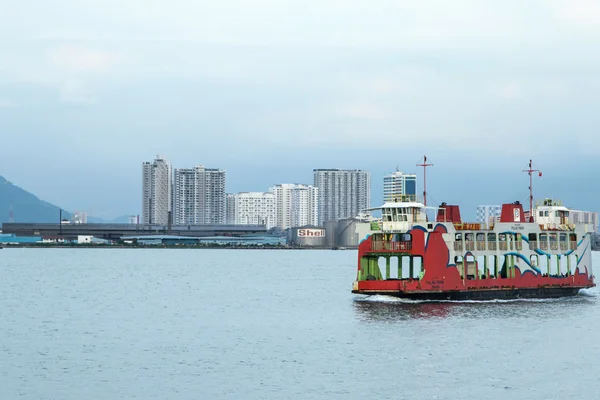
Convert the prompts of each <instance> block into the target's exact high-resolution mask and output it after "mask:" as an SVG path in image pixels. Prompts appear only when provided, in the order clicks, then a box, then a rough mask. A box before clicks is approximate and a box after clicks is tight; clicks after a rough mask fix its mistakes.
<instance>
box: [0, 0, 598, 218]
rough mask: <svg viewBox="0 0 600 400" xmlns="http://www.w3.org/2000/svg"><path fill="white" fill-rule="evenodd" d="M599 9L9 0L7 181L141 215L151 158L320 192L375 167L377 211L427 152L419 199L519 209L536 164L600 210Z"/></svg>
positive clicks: (575, 4) (1, 149) (3, 19)
mask: <svg viewBox="0 0 600 400" xmlns="http://www.w3.org/2000/svg"><path fill="white" fill-rule="evenodd" d="M263 7H264V8H263ZM231 9H235V10H236V12H235V13H234V14H232V13H231V12H229V10H231ZM261 9H269V10H271V12H270V13H267V14H265V13H261V12H260V11H258V10H261ZM311 9H316V10H319V12H312V13H311V12H309V11H308V10H311ZM365 10H368V12H365ZM599 10H600V7H598V5H597V4H596V3H594V2H591V1H589V0H587V1H586V0H571V1H566V0H555V1H554V0H553V1H547V2H537V1H536V2H517V1H516V0H509V1H505V2H497V3H493V4H491V3H490V4H487V3H486V4H485V6H484V5H483V4H482V3H481V2H480V1H475V0H470V1H468V0H458V2H452V3H449V2H445V1H441V0H427V1H425V2H395V3H394V2H392V3H389V2H386V3H377V2H376V3H374V4H370V3H369V4H367V3H366V2H364V1H359V2H355V3H352V4H345V5H344V7H340V5H339V2H333V1H325V2H318V3H317V2H310V1H309V2H308V3H305V4H304V6H303V7H298V8H297V9H296V8H293V7H287V6H286V5H285V4H284V3H281V2H275V1H273V0H265V1H263V2H261V3H260V5H259V7H256V5H253V4H252V3H247V2H242V1H239V0H223V1H222V2H219V4H218V5H217V4H214V5H210V4H208V3H204V2H192V1H190V0H179V1H178V2H177V6H173V5H171V4H170V3H160V4H159V3H156V4H154V5H153V7H148V8H144V7H141V8H140V7H129V6H127V7H124V6H123V5H122V3H120V2H116V1H115V0H107V1H104V2H101V3H98V4H96V5H95V6H94V8H93V9H92V8H86V7H82V6H81V4H80V2H77V1H75V0H60V1H58V2H56V4H53V7H51V9H48V10H45V11H46V12H44V13H33V15H32V13H31V12H30V10H29V8H28V5H27V3H19V2H16V3H14V4H12V5H11V7H9V9H6V10H4V12H3V13H1V15H0V47H2V48H3V49H4V50H5V51H4V52H3V55H4V58H3V62H2V65H1V66H0V132H2V135H3V138H5V141H4V143H3V146H0V173H1V174H2V175H3V176H5V177H6V178H7V179H9V180H10V181H12V182H15V183H16V184H18V185H20V186H21V187H24V188H27V190H29V191H31V192H33V193H36V194H37V195H38V196H40V197H41V198H43V199H44V200H46V201H48V202H51V203H52V204H57V205H59V206H60V207H62V208H64V209H67V210H80V209H85V210H86V211H87V212H88V214H89V215H91V216H98V217H103V218H114V217H117V216H120V215H127V214H133V213H136V212H137V211H138V209H139V198H138V197H139V193H140V191H141V190H142V189H141V187H140V183H139V179H138V176H139V172H138V171H139V165H138V160H144V159H147V157H148V155H149V154H150V155H153V154H156V153H164V154H165V155H167V156H168V157H169V158H170V159H172V160H173V161H174V162H176V163H178V164H179V163H180V164H181V165H183V166H193V165H196V164H197V162H198V160H201V161H202V163H204V164H205V165H216V166H219V168H222V169H224V170H226V171H227V172H228V176H227V179H228V188H229V190H231V191H234V192H241V191H254V190H257V188H264V189H259V190H266V188H268V187H269V186H270V185H272V184H273V183H275V182H305V183H310V182H311V178H312V176H311V171H312V169H314V168H321V167H324V168H341V169H362V170H367V171H371V173H372V176H373V183H372V196H373V198H372V203H373V204H377V203H379V202H380V201H381V200H382V199H381V197H380V196H381V190H382V189H381V183H380V180H379V178H378V177H381V176H383V175H384V174H386V173H388V172H389V171H391V170H393V169H394V168H395V167H396V166H399V168H400V169H401V170H403V171H416V172H419V170H416V169H415V166H414V165H415V164H417V163H418V162H419V159H420V158H421V157H422V156H423V155H424V154H427V156H428V159H430V160H432V162H433V163H434V164H435V167H433V168H431V169H430V171H429V174H428V180H427V184H428V193H429V195H430V196H428V201H429V200H431V201H432V202H433V201H435V202H436V203H440V202H442V201H446V202H450V203H459V204H461V205H463V209H465V210H475V207H476V205H477V204H497V203H501V202H510V201H515V200H520V201H522V202H523V203H524V204H525V203H526V202H527V197H528V178H527V177H526V176H523V174H522V173H521V170H522V169H525V168H526V166H527V162H528V160H529V159H533V160H534V163H536V164H537V166H538V167H539V169H542V170H544V177H543V178H540V179H536V181H535V183H534V187H535V189H534V195H535V196H536V197H538V198H543V197H558V198H561V199H563V201H564V202H565V203H566V204H569V205H570V206H572V207H576V208H582V209H599V207H598V201H597V200H596V199H597V198H600V188H599V187H598V186H596V185H595V184H593V183H591V182H594V180H595V171H596V170H597V169H598V168H600V157H597V156H598V155H599V154H600V146H599V145H598V144H597V142H596V141H595V137H596V127H597V126H598V123H599V122H600V121H599V117H598V115H597V109H598V108H599V106H600V98H598V96H597V91H598V89H599V88H600V72H599V71H600V55H599V54H598V52H597V51H594V50H595V48H596V43H597V42H598V40H600V28H599V27H600V23H599V22H600V11H599ZM22 15H28V18H27V21H25V22H23V21H22V18H20V16H22ZM157 15H161V16H164V18H158V19H157V18H156V16H157ZM307 26H310V27H312V28H311V29H306V27H307ZM424 27H428V28H427V29H424ZM559 143H560V145H559ZM563 144H564V145H563ZM417 176H418V178H419V179H422V177H421V174H420V173H418V175H417ZM376 177H377V178H376ZM565 182H568V183H569V184H568V185H567V184H565ZM474 188H476V189H474ZM115 194H117V195H115ZM432 204H433V203H432ZM5 212H8V210H6V211H5ZM472 212H473V218H474V212H475V211H472Z"/></svg>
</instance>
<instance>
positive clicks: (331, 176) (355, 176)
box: [313, 169, 371, 225]
mask: <svg viewBox="0 0 600 400" xmlns="http://www.w3.org/2000/svg"><path fill="white" fill-rule="evenodd" d="M313 173H314V184H315V187H317V188H318V189H319V225H323V223H325V222H327V221H331V220H338V219H343V218H350V217H356V216H357V215H359V214H362V213H364V212H365V210H367V209H368V208H369V207H370V206H371V173H370V172H368V171H362V170H346V169H315V170H313Z"/></svg>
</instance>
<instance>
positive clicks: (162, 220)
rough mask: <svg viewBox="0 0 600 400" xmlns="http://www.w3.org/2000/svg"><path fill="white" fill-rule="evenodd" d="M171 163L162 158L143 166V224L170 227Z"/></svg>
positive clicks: (157, 157) (145, 163)
mask: <svg viewBox="0 0 600 400" xmlns="http://www.w3.org/2000/svg"><path fill="white" fill-rule="evenodd" d="M171 188H172V170H171V163H169V162H168V161H167V160H165V159H164V158H163V157H161V156H156V159H155V160H154V161H153V162H144V163H143V164H142V222H143V223H145V224H160V225H168V224H169V216H170V213H171V211H172V208H171V190H172V189H171Z"/></svg>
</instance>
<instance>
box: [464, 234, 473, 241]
mask: <svg viewBox="0 0 600 400" xmlns="http://www.w3.org/2000/svg"><path fill="white" fill-rule="evenodd" d="M465 240H468V241H472V240H473V234H472V233H466V234H465Z"/></svg>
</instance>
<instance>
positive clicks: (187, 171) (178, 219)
mask: <svg viewBox="0 0 600 400" xmlns="http://www.w3.org/2000/svg"><path fill="white" fill-rule="evenodd" d="M225 211H226V210H225V171H223V170H221V169H214V168H205V167H204V166H203V165H200V166H197V167H195V168H181V169H176V170H175V174H174V184H173V223H174V224H177V225H201V224H224V223H225Z"/></svg>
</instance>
